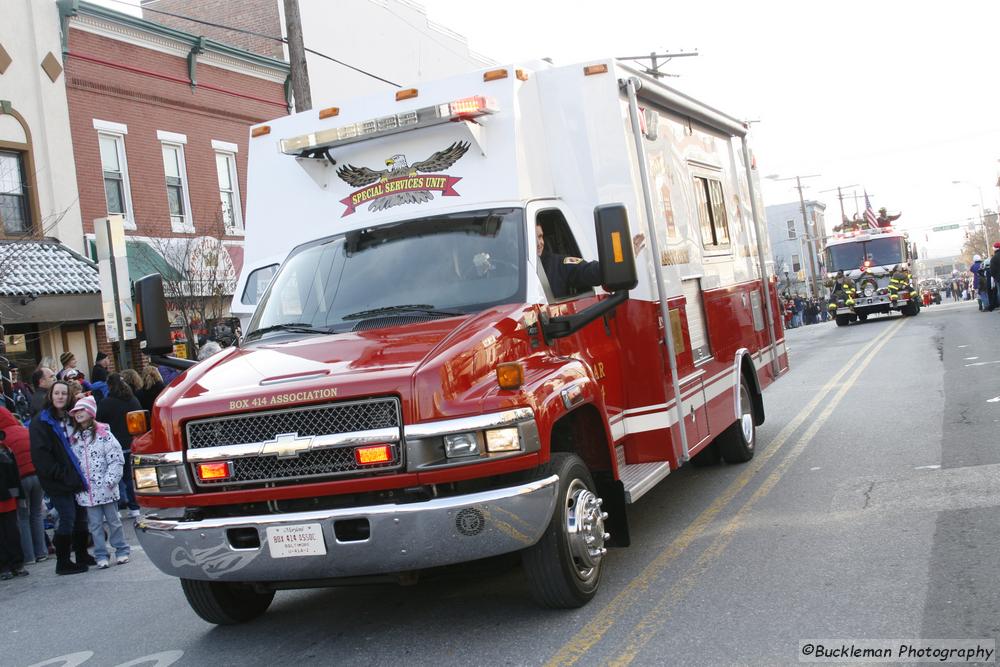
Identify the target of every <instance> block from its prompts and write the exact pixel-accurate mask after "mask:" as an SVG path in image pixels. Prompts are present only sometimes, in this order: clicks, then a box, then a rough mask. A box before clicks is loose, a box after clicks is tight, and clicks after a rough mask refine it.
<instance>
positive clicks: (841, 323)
mask: <svg viewBox="0 0 1000 667" xmlns="http://www.w3.org/2000/svg"><path fill="white" fill-rule="evenodd" d="M836 320H837V326H838V327H846V326H847V325H848V324H850V322H851V316H850V315H837V317H836Z"/></svg>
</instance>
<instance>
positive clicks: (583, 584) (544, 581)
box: [521, 452, 610, 609]
mask: <svg viewBox="0 0 1000 667" xmlns="http://www.w3.org/2000/svg"><path fill="white" fill-rule="evenodd" d="M542 470H543V474H544V475H545V476H548V475H552V474H556V475H559V490H558V496H557V500H556V509H555V511H554V512H553V513H552V521H551V522H550V523H549V527H548V528H546V529H545V533H544V534H543V535H542V538H541V539H540V540H538V542H537V543H536V544H535V545H534V546H532V547H529V548H527V549H525V550H524V551H523V552H521V562H522V564H523V566H524V572H525V574H526V575H527V578H528V584H529V586H530V587H531V595H532V597H534V599H535V601H536V602H537V603H538V604H540V605H541V606H543V607H548V608H550V609H574V608H576V607H582V606H583V605H585V604H587V602H589V601H590V600H591V598H593V597H594V594H595V593H596V592H597V588H598V586H599V585H600V583H601V574H602V572H603V571H604V561H605V554H606V553H607V549H605V548H604V544H605V542H607V540H608V538H609V537H610V536H609V535H608V534H607V533H605V532H604V519H605V518H607V514H606V513H603V512H602V511H601V502H602V501H601V499H600V498H598V497H597V494H596V490H595V489H596V487H595V486H594V480H593V479H592V478H591V476H590V471H589V470H588V469H587V466H586V465H585V464H584V462H583V461H582V460H581V459H580V457H579V456H577V455H576V454H568V453H564V452H555V453H553V454H552V459H551V460H550V461H549V462H548V464H546V465H545V466H543V467H542ZM588 520H589V522H590V526H591V528H590V529H589V530H584V526H586V525H587V521H588ZM577 528H579V530H576V529H577ZM588 536H589V537H591V538H593V542H592V543H591V544H589V545H587V544H585V538H586V537H588Z"/></svg>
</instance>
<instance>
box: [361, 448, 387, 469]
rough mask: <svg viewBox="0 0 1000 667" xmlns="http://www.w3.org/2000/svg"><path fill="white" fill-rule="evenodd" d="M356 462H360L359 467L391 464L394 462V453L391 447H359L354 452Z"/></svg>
mask: <svg viewBox="0 0 1000 667" xmlns="http://www.w3.org/2000/svg"><path fill="white" fill-rule="evenodd" d="M354 460H355V461H357V462H358V465H359V466H370V465H374V464H376V463H389V462H390V461H392V451H391V450H390V449H389V445H371V446H368V447H358V448H357V449H355V450H354Z"/></svg>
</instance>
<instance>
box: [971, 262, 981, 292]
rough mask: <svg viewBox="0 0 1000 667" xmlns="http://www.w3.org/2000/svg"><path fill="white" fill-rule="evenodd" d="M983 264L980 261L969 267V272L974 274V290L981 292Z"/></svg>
mask: <svg viewBox="0 0 1000 667" xmlns="http://www.w3.org/2000/svg"><path fill="white" fill-rule="evenodd" d="M982 266H983V263H982V262H980V261H979V260H978V259H977V260H976V261H975V262H973V263H972V266H970V267H969V272H970V273H971V274H972V289H974V290H976V291H979V269H981V268H982Z"/></svg>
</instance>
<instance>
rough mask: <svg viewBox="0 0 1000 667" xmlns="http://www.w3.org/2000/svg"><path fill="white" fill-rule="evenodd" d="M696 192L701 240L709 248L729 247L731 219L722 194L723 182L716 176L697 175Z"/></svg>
mask: <svg viewBox="0 0 1000 667" xmlns="http://www.w3.org/2000/svg"><path fill="white" fill-rule="evenodd" d="M694 193H695V199H696V201H697V204H698V222H699V224H700V226H701V242H702V245H704V246H705V248H706V249H709V250H713V249H715V250H725V249H728V248H729V220H728V218H727V216H726V202H725V199H724V198H723V196H722V182H721V181H718V180H716V179H714V178H703V177H701V176H695V178H694Z"/></svg>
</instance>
